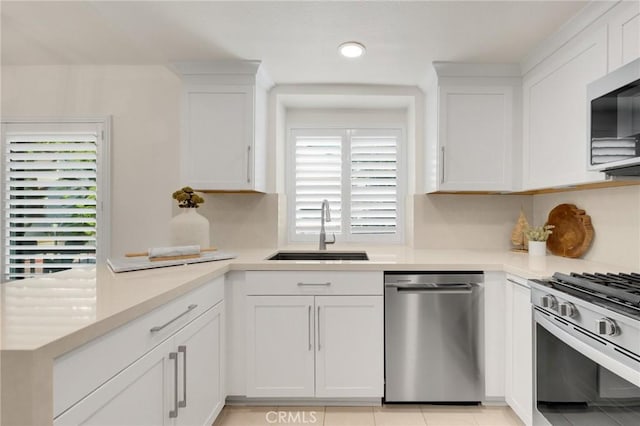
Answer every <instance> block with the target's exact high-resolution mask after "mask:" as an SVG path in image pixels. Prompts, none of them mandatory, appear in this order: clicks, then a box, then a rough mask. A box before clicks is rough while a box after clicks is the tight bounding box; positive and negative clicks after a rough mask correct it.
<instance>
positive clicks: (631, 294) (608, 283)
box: [553, 273, 640, 311]
mask: <svg viewBox="0 0 640 426" xmlns="http://www.w3.org/2000/svg"><path fill="white" fill-rule="evenodd" d="M553 278H554V281H556V282H557V283H558V284H560V285H565V286H568V287H571V288H573V289H575V290H578V291H581V292H584V293H586V294H589V295H591V296H593V297H597V298H600V299H603V300H607V301H610V302H613V303H616V304H619V305H625V306H627V307H630V308H632V309H633V310H635V311H640V274H636V273H631V274H612V273H607V274H601V273H595V274H590V273H583V274H578V273H571V274H570V275H566V274H561V273H556V274H554V275H553Z"/></svg>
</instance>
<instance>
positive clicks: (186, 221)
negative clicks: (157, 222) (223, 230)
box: [169, 186, 209, 248]
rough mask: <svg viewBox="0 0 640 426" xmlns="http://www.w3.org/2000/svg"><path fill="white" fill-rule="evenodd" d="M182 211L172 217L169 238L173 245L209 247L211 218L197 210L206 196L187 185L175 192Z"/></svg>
mask: <svg viewBox="0 0 640 426" xmlns="http://www.w3.org/2000/svg"><path fill="white" fill-rule="evenodd" d="M173 199H174V200H176V201H177V202H178V207H180V209H181V212H180V214H178V215H177V216H175V217H173V218H172V219H171V223H170V228H169V233H170V235H169V238H170V240H171V245H172V246H191V245H199V246H200V247H201V248H205V247H209V220H208V219H207V218H206V217H204V216H202V215H201V214H199V213H198V212H197V209H198V207H199V206H200V204H202V203H204V198H202V197H201V196H200V195H198V194H196V193H195V191H194V190H193V189H192V188H190V187H188V186H185V187H184V188H181V189H179V190H177V191H176V192H174V193H173Z"/></svg>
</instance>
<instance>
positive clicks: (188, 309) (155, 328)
mask: <svg viewBox="0 0 640 426" xmlns="http://www.w3.org/2000/svg"><path fill="white" fill-rule="evenodd" d="M197 307H198V305H195V304H194V305H189V306H188V307H187V310H186V311H184V312H183V313H181V314H180V315H178V316H177V317H175V318H174V319H172V320H169V321H168V322H166V323H165V324H162V325H156V326H155V327H151V329H150V330H149V331H150V332H152V333H155V332H158V331H160V330H162V329H163V328H165V327H167V326H168V325H169V324H171V323H172V322H174V321H177V320H178V319H180V318H182V317H183V316H185V315H187V314H188V313H189V312H191V311H193V310H194V309H195V308H197Z"/></svg>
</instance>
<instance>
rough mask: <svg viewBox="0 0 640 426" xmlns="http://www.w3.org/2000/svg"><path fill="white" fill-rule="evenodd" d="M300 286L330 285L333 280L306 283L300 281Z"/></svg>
mask: <svg viewBox="0 0 640 426" xmlns="http://www.w3.org/2000/svg"><path fill="white" fill-rule="evenodd" d="M298 285H299V286H305V285H307V286H330V285H331V282H330V281H327V282H326V283H304V282H299V283H298Z"/></svg>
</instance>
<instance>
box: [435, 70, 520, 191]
mask: <svg viewBox="0 0 640 426" xmlns="http://www.w3.org/2000/svg"><path fill="white" fill-rule="evenodd" d="M434 68H435V75H434V78H433V80H432V83H431V84H430V85H429V87H428V89H427V154H426V160H427V164H426V170H427V173H426V179H427V184H426V188H427V192H438V191H442V192H447V191H480V192H484V191H511V190H513V189H514V187H515V185H516V184H517V182H516V181H515V180H514V164H518V154H519V152H520V151H519V142H520V136H519V135H520V126H519V123H520V120H519V111H520V108H519V104H518V103H517V100H518V99H519V93H520V77H519V76H520V70H519V67H517V66H516V67H513V66H508V65H507V66H500V65H492V66H487V65H477V64H475V65H472V64H452V63H434ZM516 169H517V167H516Z"/></svg>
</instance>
